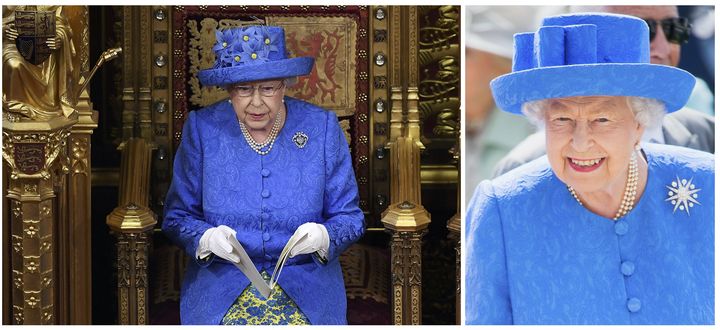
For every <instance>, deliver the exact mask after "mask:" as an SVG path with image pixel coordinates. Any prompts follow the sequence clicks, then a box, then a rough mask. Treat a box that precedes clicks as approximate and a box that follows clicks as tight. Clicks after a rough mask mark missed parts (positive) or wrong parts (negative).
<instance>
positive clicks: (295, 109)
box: [162, 97, 364, 324]
mask: <svg viewBox="0 0 720 330" xmlns="http://www.w3.org/2000/svg"><path fill="white" fill-rule="evenodd" d="M285 104H286V106H287V109H288V111H287V118H286V121H285V125H284V127H283V128H282V130H281V131H280V133H279V135H278V137H277V140H276V141H275V145H274V147H273V149H272V151H271V152H270V153H268V154H267V155H265V156H260V155H259V154H257V153H256V152H255V151H253V150H252V149H251V148H250V147H249V146H248V144H247V143H246V142H245V139H244V137H243V135H242V133H241V131H240V126H239V125H238V121H237V117H236V115H235V112H234V111H233V109H232V106H231V105H230V104H229V103H228V102H226V101H225V102H219V103H216V104H213V105H211V106H209V107H207V108H204V109H201V110H199V111H192V112H190V113H189V116H188V118H187V121H186V122H185V127H184V128H183V139H182V142H181V143H180V147H179V148H178V151H177V155H176V156H175V163H174V170H173V180H172V184H171V185H170V190H169V191H168V194H167V200H166V204H165V219H164V221H163V226H162V228H163V232H164V233H165V235H167V236H168V237H170V238H171V239H172V240H173V241H174V242H175V243H176V244H178V245H180V246H181V247H183V248H184V249H185V251H186V252H187V254H189V255H190V256H191V257H192V259H193V260H195V250H196V249H197V246H198V243H199V241H200V237H201V236H202V234H203V233H204V232H205V230H207V229H209V228H211V227H215V226H219V225H227V226H229V227H231V228H233V229H234V230H235V231H237V235H236V236H237V239H238V241H239V242H240V244H242V246H243V247H244V248H245V250H246V251H247V252H248V254H249V255H250V257H251V258H252V260H253V262H254V263H255V265H256V266H257V267H258V270H262V269H265V270H267V272H268V274H270V273H272V271H273V268H274V267H275V263H276V261H277V258H278V256H279V255H280V252H281V251H282V249H283V247H284V246H285V243H286V242H287V241H288V239H290V236H292V234H293V233H294V232H295V229H297V227H299V226H300V225H301V224H303V223H306V222H316V223H320V224H323V225H325V227H326V228H327V231H328V234H329V236H330V249H329V254H328V260H329V261H328V263H327V264H326V265H320V264H319V263H316V262H314V261H313V258H312V257H311V256H310V255H301V256H297V257H295V258H292V259H289V260H288V262H287V264H286V266H285V268H284V270H283V272H282V275H281V276H280V279H279V282H278V283H279V285H280V286H281V287H282V288H283V289H284V290H285V291H286V292H287V294H288V295H289V296H290V298H292V299H293V300H294V301H295V302H296V303H297V305H298V307H299V308H300V310H301V311H302V312H303V313H304V314H305V315H306V316H307V317H308V319H309V320H310V322H311V323H312V324H345V323H347V321H346V315H345V314H346V304H347V302H346V295H345V286H344V283H343V277H342V271H341V269H340V263H339V262H338V256H339V255H340V254H341V253H342V252H343V251H344V250H345V249H346V248H347V247H348V246H349V245H350V244H352V243H353V242H355V241H356V240H358V239H359V238H360V236H361V235H362V234H363V230H364V215H363V213H362V211H361V210H360V208H359V207H358V190H357V184H356V182H355V175H354V173H353V168H352V163H351V158H350V153H349V149H348V144H347V142H346V140H345V137H344V135H343V132H342V130H341V129H340V126H339V124H338V120H337V117H336V116H335V114H334V113H333V112H329V111H326V110H323V109H321V108H319V107H317V106H314V105H312V104H310V103H307V102H303V101H300V100H296V99H293V98H290V97H286V98H285ZM296 132H304V133H305V134H306V135H307V136H308V141H307V144H306V145H305V147H304V148H299V147H298V146H297V145H296V144H295V143H294V142H293V141H292V138H293V135H294V134H295V133H296ZM248 284H250V283H249V280H248V279H247V277H245V275H243V274H242V273H241V272H240V271H239V270H238V269H237V268H236V267H235V266H234V265H232V264H230V263H228V262H226V261H225V260H223V259H220V258H214V259H212V260H211V261H210V262H209V263H205V264H200V263H198V262H190V263H189V264H188V267H187V270H186V273H185V278H184V280H183V285H182V291H181V298H180V317H181V322H182V323H183V324H218V323H220V321H221V319H222V317H223V315H224V314H225V313H226V312H227V310H228V308H229V307H230V305H232V303H233V302H234V301H235V299H236V298H237V297H238V296H239V295H240V293H241V292H242V291H243V289H245V287H247V286H248Z"/></svg>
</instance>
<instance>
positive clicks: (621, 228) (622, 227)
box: [615, 221, 628, 236]
mask: <svg viewBox="0 0 720 330" xmlns="http://www.w3.org/2000/svg"><path fill="white" fill-rule="evenodd" d="M627 232H628V224H627V222H625V221H618V222H617V223H616V224H615V234H618V235H619V236H622V235H625V234H627Z"/></svg>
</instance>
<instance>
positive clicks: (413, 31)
mask: <svg viewBox="0 0 720 330" xmlns="http://www.w3.org/2000/svg"><path fill="white" fill-rule="evenodd" d="M417 12H418V8H417V7H416V6H409V7H408V21H409V23H410V24H409V28H408V31H407V32H408V41H407V45H408V48H409V49H408V53H409V56H408V68H409V69H408V85H409V86H417V84H418V66H417V53H418V51H417V43H418V38H417V27H418V25H419V24H418V15H417Z"/></svg>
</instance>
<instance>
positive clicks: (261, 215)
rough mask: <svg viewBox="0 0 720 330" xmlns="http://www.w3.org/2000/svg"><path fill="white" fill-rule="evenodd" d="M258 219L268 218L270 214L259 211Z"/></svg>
mask: <svg viewBox="0 0 720 330" xmlns="http://www.w3.org/2000/svg"><path fill="white" fill-rule="evenodd" d="M260 219H263V220H267V219H270V215H269V214H267V213H261V214H260Z"/></svg>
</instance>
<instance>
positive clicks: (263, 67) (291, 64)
mask: <svg viewBox="0 0 720 330" xmlns="http://www.w3.org/2000/svg"><path fill="white" fill-rule="evenodd" d="M314 63H315V59H314V58H312V57H293V58H288V59H283V60H277V61H269V62H263V63H259V64H248V65H241V66H233V67H227V68H219V69H206V70H200V72H198V78H199V79H200V83H201V84H203V86H226V85H231V84H237V83H242V82H250V81H258V80H270V79H281V78H290V77H297V76H304V75H307V74H309V73H310V71H311V70H312V67H313V64H314Z"/></svg>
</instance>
